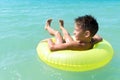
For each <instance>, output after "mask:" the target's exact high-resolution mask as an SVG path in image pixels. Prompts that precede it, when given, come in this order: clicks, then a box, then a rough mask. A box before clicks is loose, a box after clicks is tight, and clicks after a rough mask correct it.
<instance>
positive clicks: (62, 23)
mask: <svg viewBox="0 0 120 80" xmlns="http://www.w3.org/2000/svg"><path fill="white" fill-rule="evenodd" d="M59 24H60V29H62V28H63V27H64V21H63V20H59Z"/></svg>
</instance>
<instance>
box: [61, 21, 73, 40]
mask: <svg viewBox="0 0 120 80" xmlns="http://www.w3.org/2000/svg"><path fill="white" fill-rule="evenodd" d="M59 23H60V29H61V30H62V32H63V36H64V39H65V41H66V42H71V41H73V38H72V37H71V36H70V34H69V33H68V32H67V30H66V29H65V28H64V22H63V20H59Z"/></svg>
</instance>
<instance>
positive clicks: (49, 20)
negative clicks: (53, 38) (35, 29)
mask: <svg viewBox="0 0 120 80" xmlns="http://www.w3.org/2000/svg"><path fill="white" fill-rule="evenodd" d="M51 22H52V19H48V20H47V21H46V25H45V29H46V30H47V27H50V25H51Z"/></svg>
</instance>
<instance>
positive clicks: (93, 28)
mask: <svg viewBox="0 0 120 80" xmlns="http://www.w3.org/2000/svg"><path fill="white" fill-rule="evenodd" d="M81 30H82V31H81ZM77 31H78V33H77ZM97 31H98V23H97V21H96V19H95V18H94V17H92V16H91V15H85V16H81V17H78V18H76V19H75V31H74V34H75V35H76V34H78V36H79V37H81V36H85V37H93V36H94V35H95V34H96V33H97ZM82 34H83V35H82Z"/></svg>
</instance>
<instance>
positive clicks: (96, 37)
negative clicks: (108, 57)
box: [93, 34, 103, 44]
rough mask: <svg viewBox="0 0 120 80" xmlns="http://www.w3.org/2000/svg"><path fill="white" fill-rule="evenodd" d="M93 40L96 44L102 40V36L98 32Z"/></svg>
mask: <svg viewBox="0 0 120 80" xmlns="http://www.w3.org/2000/svg"><path fill="white" fill-rule="evenodd" d="M93 40H94V44H96V43H98V42H100V41H102V40H103V39H102V37H100V36H99V35H98V34H96V35H95V36H93Z"/></svg>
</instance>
